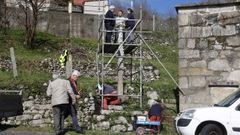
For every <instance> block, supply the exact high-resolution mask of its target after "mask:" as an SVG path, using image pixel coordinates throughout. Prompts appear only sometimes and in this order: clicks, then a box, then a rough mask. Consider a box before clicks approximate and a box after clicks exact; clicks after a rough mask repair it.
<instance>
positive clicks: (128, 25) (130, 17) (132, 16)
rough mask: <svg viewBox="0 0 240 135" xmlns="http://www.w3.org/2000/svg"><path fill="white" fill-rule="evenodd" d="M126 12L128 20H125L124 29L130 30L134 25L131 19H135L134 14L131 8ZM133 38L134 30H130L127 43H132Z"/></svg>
mask: <svg viewBox="0 0 240 135" xmlns="http://www.w3.org/2000/svg"><path fill="white" fill-rule="evenodd" d="M127 13H128V15H127V19H128V20H127V21H126V24H125V25H126V29H127V30H128V31H129V32H130V31H131V30H132V29H133V28H134V26H135V20H132V19H135V17H134V14H133V10H132V9H131V8H128V9H127ZM133 40H134V32H132V33H131V34H130V36H129V38H128V40H127V41H128V43H132V42H133Z"/></svg>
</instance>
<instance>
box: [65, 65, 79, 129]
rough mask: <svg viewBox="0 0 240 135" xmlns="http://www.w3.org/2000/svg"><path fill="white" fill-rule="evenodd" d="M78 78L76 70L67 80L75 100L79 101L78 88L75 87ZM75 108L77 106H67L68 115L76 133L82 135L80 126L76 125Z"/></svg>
mask: <svg viewBox="0 0 240 135" xmlns="http://www.w3.org/2000/svg"><path fill="white" fill-rule="evenodd" d="M79 76H80V72H79V71H77V70H74V71H73V72H72V74H71V76H70V77H69V78H68V80H69V82H70V85H71V87H72V91H73V93H74V95H75V98H76V100H78V99H80V91H79V90H78V87H77V80H78V78H79ZM76 106H77V105H76V104H69V113H70V115H71V117H72V124H73V127H74V129H75V130H76V132H77V133H83V130H82V129H81V128H80V126H79V124H78V119H77V108H76Z"/></svg>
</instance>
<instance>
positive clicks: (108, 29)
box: [105, 24, 114, 43]
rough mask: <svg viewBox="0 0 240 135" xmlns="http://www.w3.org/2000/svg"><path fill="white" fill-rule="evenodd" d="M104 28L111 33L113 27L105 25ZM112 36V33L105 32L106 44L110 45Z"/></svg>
mask: <svg viewBox="0 0 240 135" xmlns="http://www.w3.org/2000/svg"><path fill="white" fill-rule="evenodd" d="M105 28H106V30H107V31H112V30H113V29H114V27H112V26H110V25H109V24H106V25H105ZM112 35H113V32H106V37H105V42H106V43H111V42H112Z"/></svg>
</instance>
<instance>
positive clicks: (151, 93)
mask: <svg viewBox="0 0 240 135" xmlns="http://www.w3.org/2000/svg"><path fill="white" fill-rule="evenodd" d="M147 97H148V98H150V99H154V100H157V99H158V97H159V96H158V93H157V92H156V91H148V92H147Z"/></svg>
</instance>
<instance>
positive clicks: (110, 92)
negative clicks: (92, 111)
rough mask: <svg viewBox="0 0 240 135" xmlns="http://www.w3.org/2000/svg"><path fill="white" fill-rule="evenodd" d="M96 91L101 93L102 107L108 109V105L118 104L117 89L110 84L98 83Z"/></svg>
mask: <svg viewBox="0 0 240 135" xmlns="http://www.w3.org/2000/svg"><path fill="white" fill-rule="evenodd" d="M97 87H98V92H99V93H101V94H103V96H104V97H103V109H104V110H108V105H120V104H121V99H120V98H118V95H117V93H118V92H117V90H116V89H114V88H113V87H112V86H110V85H107V84H104V85H103V86H101V85H100V84H98V86H97Z"/></svg>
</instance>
